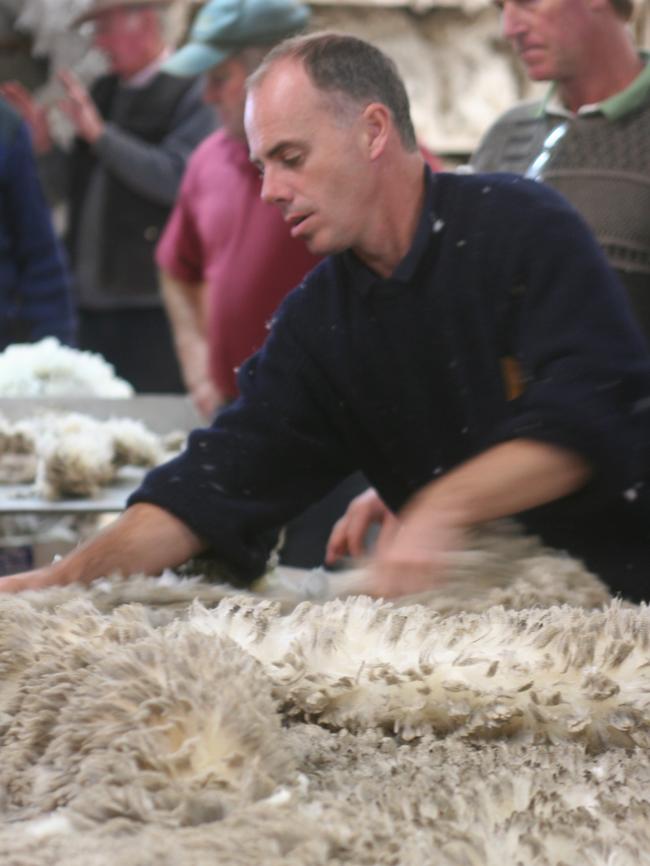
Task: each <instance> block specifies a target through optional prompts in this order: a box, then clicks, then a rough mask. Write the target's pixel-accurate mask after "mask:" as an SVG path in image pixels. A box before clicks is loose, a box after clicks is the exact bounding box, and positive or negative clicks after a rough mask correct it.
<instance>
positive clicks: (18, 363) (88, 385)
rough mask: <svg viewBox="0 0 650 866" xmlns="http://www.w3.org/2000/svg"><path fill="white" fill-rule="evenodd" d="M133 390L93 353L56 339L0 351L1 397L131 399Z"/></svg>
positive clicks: (16, 344)
mask: <svg viewBox="0 0 650 866" xmlns="http://www.w3.org/2000/svg"><path fill="white" fill-rule="evenodd" d="M132 395H133V388H132V387H131V385H129V383H128V382H126V381H125V380H124V379H120V378H119V377H118V376H116V375H115V370H114V368H113V367H112V365H111V364H109V363H108V362H107V361H105V360H104V358H102V356H101V355H98V354H95V353H94V352H82V351H80V350H79V349H71V348H70V347H69V346H62V345H61V343H60V342H59V341H58V340H57V339H56V338H55V337H45V338H44V339H43V340H40V341H39V342H37V343H13V344H12V345H10V346H8V347H7V348H6V349H5V350H4V352H0V397H64V396H65V397H91V396H92V397H131V396H132Z"/></svg>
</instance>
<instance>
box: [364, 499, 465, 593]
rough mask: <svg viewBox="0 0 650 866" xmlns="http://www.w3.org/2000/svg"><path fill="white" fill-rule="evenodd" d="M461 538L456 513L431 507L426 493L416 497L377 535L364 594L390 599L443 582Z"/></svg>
mask: <svg viewBox="0 0 650 866" xmlns="http://www.w3.org/2000/svg"><path fill="white" fill-rule="evenodd" d="M462 541H463V527H462V523H461V521H460V519H459V518H458V517H457V516H455V515H454V514H452V513H451V512H446V511H441V510H439V509H437V508H435V506H432V505H431V504H430V503H429V502H428V501H427V497H426V495H421V496H416V497H415V499H414V500H412V501H411V502H410V503H409V505H408V506H407V508H406V509H405V510H404V512H403V513H402V514H400V516H399V518H398V519H395V520H394V522H393V524H392V525H391V528H390V531H387V532H385V533H382V534H381V535H380V537H379V540H378V542H377V553H376V556H375V557H374V559H373V561H372V563H371V571H370V574H371V579H370V584H369V586H368V593H369V594H370V595H374V596H377V597H381V598H394V597H395V596H399V595H412V594H414V593H420V592H426V591H427V590H430V589H435V588H437V587H439V586H441V585H443V584H444V583H445V582H446V573H447V571H448V569H449V566H450V563H451V559H452V557H453V554H454V553H455V552H456V551H458V550H460V549H461V547H462Z"/></svg>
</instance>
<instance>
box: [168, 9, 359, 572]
mask: <svg viewBox="0 0 650 866" xmlns="http://www.w3.org/2000/svg"><path fill="white" fill-rule="evenodd" d="M308 20H309V10H308V8H307V7H306V6H304V5H302V4H300V3H299V2H296V0H213V2H210V3H208V4H206V5H205V6H204V7H203V9H202V10H201V11H200V12H199V14H198V15H197V17H196V19H195V21H194V24H193V27H192V30H191V32H190V35H189V39H188V42H187V44H186V45H184V46H183V47H182V48H181V49H180V50H179V51H178V52H176V53H175V54H173V55H172V56H171V57H170V58H169V59H168V60H167V61H166V63H165V64H164V67H163V68H164V69H165V71H167V72H169V73H171V74H173V75H178V76H183V77H185V76H194V75H199V74H203V75H204V81H205V85H204V99H205V101H206V102H208V103H210V104H211V105H214V106H215V107H216V109H217V113H218V115H219V118H220V121H221V128H220V129H219V130H218V131H217V132H215V133H213V134H212V135H211V136H209V137H208V138H207V139H206V140H205V141H204V142H202V144H201V145H200V146H199V147H198V148H197V150H196V151H195V152H194V154H193V155H192V157H191V158H190V160H189V163H188V167H187V172H186V174H185V177H184V178H183V183H182V186H181V192H180V195H179V197H178V201H177V203H176V206H175V207H174V210H173V212H172V215H171V218H170V220H169V222H168V224H167V226H166V228H165V231H164V234H163V237H162V239H161V241H160V243H159V245H158V249H157V261H158V265H159V267H160V272H161V285H162V289H163V297H164V299H165V304H166V306H167V311H168V313H169V317H170V321H171V323H172V328H173V333H174V339H175V343H176V348H177V351H178V357H179V359H180V362H181V367H182V371H183V376H184V379H185V383H186V385H187V389H188V391H189V393H190V394H191V396H192V399H193V401H194V403H195V405H196V407H197V409H198V410H199V412H201V414H203V415H204V416H205V417H211V416H212V415H214V413H215V412H216V411H217V410H218V409H219V408H221V407H222V406H224V405H226V404H227V403H229V402H231V401H232V400H234V399H235V398H236V397H237V396H238V393H239V392H238V387H237V370H238V368H239V365H240V364H242V363H243V362H244V361H245V360H246V358H248V357H249V356H250V355H252V354H253V352H254V351H256V350H257V349H259V348H260V346H261V345H262V343H263V342H264V340H265V339H266V336H267V333H268V325H269V320H270V319H271V318H272V316H273V314H274V312H275V310H276V309H277V307H278V305H279V304H280V302H281V301H282V299H283V298H284V296H285V295H287V294H288V293H289V292H290V291H291V289H293V288H295V287H296V286H297V285H299V284H300V282H301V281H302V279H303V277H304V276H305V275H306V274H307V273H308V272H309V271H310V270H311V269H312V268H313V267H314V266H315V265H316V264H317V263H318V261H319V258H318V257H316V256H314V255H312V254H311V253H310V252H309V251H308V250H307V247H306V246H305V244H304V242H303V241H301V240H297V239H294V238H292V237H291V234H290V230H289V226H287V224H286V223H285V222H284V220H283V218H282V216H281V214H280V212H279V211H278V209H277V208H275V207H273V206H272V205H270V204H268V203H265V202H263V201H262V199H261V197H260V194H261V190H262V179H261V177H260V175H259V171H258V169H257V168H256V167H255V166H254V165H253V164H252V163H251V161H250V156H249V150H248V142H247V140H246V133H245V130H244V105H245V101H246V86H245V85H246V79H247V77H248V76H249V75H250V74H251V73H252V72H253V71H254V70H255V69H256V68H257V67H258V66H259V64H260V63H261V62H262V60H263V58H264V56H265V54H266V53H267V52H268V50H269V49H270V48H271V47H272V46H273V45H275V44H277V43H278V42H280V41H282V39H284V38H285V37H287V36H290V35H292V34H294V33H296V32H298V31H299V30H301V29H303V28H304V27H305V25H306V24H307V22H308ZM366 486H367V482H366V480H365V478H363V476H361V475H360V474H359V475H354V476H352V477H351V478H349V479H347V480H346V481H344V482H343V483H342V484H341V485H339V486H338V487H337V488H336V489H335V490H334V491H333V492H332V493H331V494H330V495H329V496H327V497H326V498H325V499H324V500H322V501H321V502H318V503H316V504H315V505H314V506H312V507H311V508H309V509H308V510H307V511H306V512H305V513H304V514H302V515H300V516H299V517H298V518H296V519H295V520H294V521H292V522H291V523H290V524H289V525H288V526H287V527H286V531H285V533H284V540H283V544H282V548H281V552H280V556H281V559H282V561H283V562H284V563H285V564H290V565H294V566H302V567H312V566H317V565H320V564H321V563H322V561H323V557H324V553H325V546H326V543H327V539H328V537H329V534H330V531H331V527H332V525H333V524H334V522H335V520H337V518H338V517H339V515H340V514H341V511H343V510H344V509H345V508H346V507H347V504H348V502H349V501H350V499H351V497H353V496H355V495H356V494H357V493H358V492H359V491H360V490H364V489H365V488H366Z"/></svg>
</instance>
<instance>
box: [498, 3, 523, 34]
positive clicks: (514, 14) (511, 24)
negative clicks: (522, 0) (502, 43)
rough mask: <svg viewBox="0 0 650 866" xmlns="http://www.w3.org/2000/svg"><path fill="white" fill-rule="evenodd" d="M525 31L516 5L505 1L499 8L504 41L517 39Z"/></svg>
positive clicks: (518, 7) (521, 15)
mask: <svg viewBox="0 0 650 866" xmlns="http://www.w3.org/2000/svg"><path fill="white" fill-rule="evenodd" d="M525 29H526V25H525V20H524V15H523V14H522V10H521V8H520V6H519V4H518V3H513V2H510V0H505V2H504V4H503V6H502V7H501V32H502V33H503V35H504V36H505V38H506V39H511V40H512V39H517V38H518V37H519V36H521V35H522V33H523V32H524V30H525Z"/></svg>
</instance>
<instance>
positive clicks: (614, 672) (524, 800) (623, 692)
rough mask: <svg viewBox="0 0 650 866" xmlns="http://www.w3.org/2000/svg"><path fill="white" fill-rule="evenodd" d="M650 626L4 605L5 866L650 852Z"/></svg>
mask: <svg viewBox="0 0 650 866" xmlns="http://www.w3.org/2000/svg"><path fill="white" fill-rule="evenodd" d="M649 619H650V611H649V610H648V609H647V608H646V607H630V608H627V609H625V608H622V607H621V606H620V605H619V604H612V605H611V606H609V607H607V608H605V609H602V610H597V611H590V612H587V611H578V610H575V609H572V608H570V607H568V606H563V607H553V608H548V609H546V610H542V609H537V610H528V611H523V612H518V613H515V612H512V611H505V610H503V609H491V610H487V611H485V612H484V613H482V614H471V615H467V614H464V615H453V616H439V615H437V614H434V613H432V612H430V611H427V610H426V609H425V608H423V607H421V606H413V607H410V608H409V607H405V608H399V609H397V608H394V607H392V606H391V605H382V604H379V603H376V602H370V601H369V600H368V599H352V600H349V601H348V602H347V603H345V604H343V603H341V602H338V601H337V602H330V603H327V604H325V605H316V604H310V603H305V604H303V605H301V606H300V607H299V608H298V609H296V610H295V611H294V612H293V613H292V614H290V615H289V616H283V615H281V614H280V612H279V611H278V605H277V603H272V602H268V601H267V602H258V603H257V604H254V603H253V602H252V601H251V600H250V599H249V598H244V599H240V600H236V599H230V600H228V601H226V602H223V603H222V604H221V605H219V606H218V607H217V608H216V609H214V610H213V611H207V610H205V609H203V608H202V607H201V606H200V605H194V606H193V607H190V608H189V609H187V610H186V611H185V612H184V614H183V615H181V616H179V617H178V618H177V619H176V620H175V621H173V622H170V623H168V624H167V625H165V626H161V627H158V628H156V627H154V626H153V625H152V623H151V618H150V616H149V615H148V614H147V612H146V610H145V609H144V608H143V606H141V605H125V606H123V607H121V608H118V609H116V610H114V611H112V612H111V613H106V614H102V613H100V612H99V611H98V610H97V609H96V608H95V607H94V605H93V604H92V603H90V601H89V600H87V599H86V600H84V599H79V598H77V599H75V600H72V601H70V602H67V603H64V604H62V605H60V606H59V607H57V608H55V609H50V610H48V609H46V608H40V609H38V608H37V607H36V606H35V605H33V604H32V603H31V601H30V599H29V598H28V597H11V596H9V597H0V733H1V738H0V803H1V804H2V816H3V818H2V821H0V860H1V861H2V863H3V864H6V866H25V864H29V866H49V864H51V863H66V864H67V866H81V864H83V866H109V864H110V866H112V864H114V863H116V862H119V863H120V866H136V864H138V866H142V864H148V863H154V862H155V863H160V864H169V866H172V864H176V863H183V864H191V866H208V864H210V866H211V864H213V863H215V862H225V863H233V864H238V866H253V864H255V866H258V864H259V863H264V864H265V866H280V864H289V866H321V864H322V866H332V864H334V866H348V864H349V866H419V864H422V863H436V864H437V866H438V864H439V866H459V864H467V866H503V864H504V863H507V864H513V866H514V864H520V863H521V864H531V866H565V864H567V863H571V864H578V866H583V864H584V866H632V864H635V866H637V864H644V863H649V862H650V855H648V851H650V763H649V762H648V760H647V755H648V751H647V747H648V745H650V740H649V739H648V724H649V721H650V713H649V711H648V694H649V692H648V686H649V683H650V673H648V671H649V670H650V664H649V661H650V658H649V647H648V642H649V638H648V626H649V624H650V622H649ZM530 680H532V681H533V682H532V683H530V684H529V681H530ZM522 686H523V688H522ZM427 689H430V691H427ZM463 703H465V704H467V705H468V706H466V707H463V706H461V705H462V704H463ZM517 709H518V710H519V711H520V713H519V714H517V712H515V710H517ZM418 712H419V713H420V714H425V713H428V715H429V721H428V725H427V726H424V725H423V726H420V728H421V732H420V734H419V735H416V733H417V732H416V730H415V728H414V726H413V724H412V721H413V715H414V714H415V713H418ZM507 716H509V721H508V720H506V717H507ZM579 716H580V717H581V718H580V720H579V721H578V723H576V724H571V723H570V721H571V720H572V719H573V720H574V721H575V720H576V719H577V717H579ZM409 726H410V727H409ZM427 727H428V730H426V731H425V728H427ZM621 742H624V743H625V748H621V747H620V746H619V745H617V744H618V743H621ZM143 852H146V853H143Z"/></svg>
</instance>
